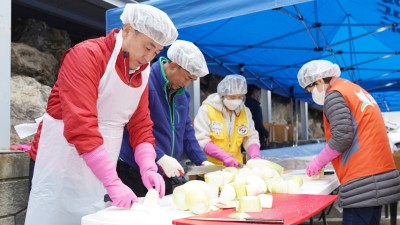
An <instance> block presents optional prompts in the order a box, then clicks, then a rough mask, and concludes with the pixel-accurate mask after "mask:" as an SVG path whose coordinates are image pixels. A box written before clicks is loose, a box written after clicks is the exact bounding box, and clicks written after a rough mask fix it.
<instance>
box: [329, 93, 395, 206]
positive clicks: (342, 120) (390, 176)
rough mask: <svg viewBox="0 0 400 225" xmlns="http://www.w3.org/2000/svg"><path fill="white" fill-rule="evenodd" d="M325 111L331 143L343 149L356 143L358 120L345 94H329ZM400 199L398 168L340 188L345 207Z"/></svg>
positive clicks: (341, 204)
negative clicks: (356, 120)
mask: <svg viewBox="0 0 400 225" xmlns="http://www.w3.org/2000/svg"><path fill="white" fill-rule="evenodd" d="M324 113H325V116H326V118H327V119H328V121H329V124H330V129H331V133H332V137H331V138H330V139H329V141H328V145H329V146H330V147H331V148H332V149H335V150H337V151H339V152H341V153H344V152H346V151H347V150H348V149H350V147H351V146H352V144H353V141H354V137H355V135H356V130H355V120H354V117H353V115H352V113H351V111H350V109H349V107H348V105H347V104H346V101H345V100H344V98H343V96H342V95H341V94H340V93H339V92H337V91H331V92H329V93H328V94H327V95H326V97H325V104H324ZM398 200H400V174H399V171H397V170H392V171H388V172H385V173H381V174H375V175H372V176H368V177H363V178H359V179H354V180H352V181H350V182H348V183H346V184H344V185H342V186H341V187H340V189H339V206H340V207H342V208H359V207H371V206H379V205H384V204H388V203H391V202H396V201H398Z"/></svg>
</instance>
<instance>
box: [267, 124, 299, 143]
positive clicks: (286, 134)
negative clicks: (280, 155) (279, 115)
mask: <svg viewBox="0 0 400 225" xmlns="http://www.w3.org/2000/svg"><path fill="white" fill-rule="evenodd" d="M264 127H265V128H266V129H268V131H269V138H268V139H269V142H287V141H293V126H292V125H288V124H277V123H268V122H264Z"/></svg>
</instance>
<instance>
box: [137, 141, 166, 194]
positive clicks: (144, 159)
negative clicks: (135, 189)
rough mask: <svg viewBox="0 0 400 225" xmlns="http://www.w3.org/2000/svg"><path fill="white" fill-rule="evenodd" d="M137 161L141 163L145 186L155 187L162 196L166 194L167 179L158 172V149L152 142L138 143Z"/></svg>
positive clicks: (148, 187)
mask: <svg viewBox="0 0 400 225" xmlns="http://www.w3.org/2000/svg"><path fill="white" fill-rule="evenodd" d="M134 154H135V161H136V163H137V164H138V165H139V168H140V174H141V175H142V181H143V184H144V186H145V187H146V188H147V189H148V190H150V189H151V188H153V187H154V189H156V190H157V191H158V193H159V194H160V198H162V197H164V195H165V181H164V179H163V178H162V176H161V175H160V174H159V173H157V169H158V167H157V164H156V162H155V161H156V151H155V150H154V147H153V145H152V144H150V143H147V142H144V143H141V144H138V145H137V146H136V148H135V152H134Z"/></svg>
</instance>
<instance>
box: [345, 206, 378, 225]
mask: <svg viewBox="0 0 400 225" xmlns="http://www.w3.org/2000/svg"><path fill="white" fill-rule="evenodd" d="M381 211H382V206H375V207H364V208H344V209H343V225H379V223H380V221H381Z"/></svg>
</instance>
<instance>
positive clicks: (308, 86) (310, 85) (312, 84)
mask: <svg viewBox="0 0 400 225" xmlns="http://www.w3.org/2000/svg"><path fill="white" fill-rule="evenodd" d="M316 84H317V82H313V83H311V84H309V85H307V86H306V88H305V89H307V88H310V87H312V86H314V85H316Z"/></svg>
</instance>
